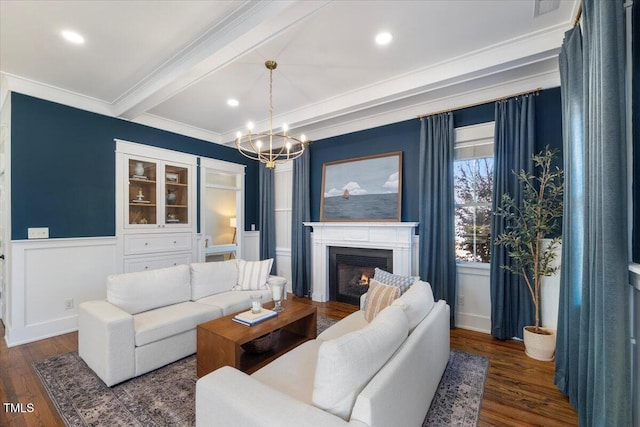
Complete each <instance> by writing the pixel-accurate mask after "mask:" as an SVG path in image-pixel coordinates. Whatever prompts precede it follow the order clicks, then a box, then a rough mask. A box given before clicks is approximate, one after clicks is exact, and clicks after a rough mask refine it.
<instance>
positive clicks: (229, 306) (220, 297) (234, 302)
mask: <svg viewBox="0 0 640 427" xmlns="http://www.w3.org/2000/svg"><path fill="white" fill-rule="evenodd" d="M251 295H262V302H263V303H265V302H267V301H271V299H272V298H271V291H270V290H268V289H265V290H257V291H229V292H223V293H221V294H215V295H210V296H208V297H204V298H200V299H199V300H197V302H198V303H200V304H207V305H211V306H214V307H219V308H220V309H222V314H223V315H224V316H226V315H227V314H231V313H236V312H238V311H243V310H247V309H248V308H249V307H251V300H250V298H249V297H250V296H251Z"/></svg>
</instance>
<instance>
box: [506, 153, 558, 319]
mask: <svg viewBox="0 0 640 427" xmlns="http://www.w3.org/2000/svg"><path fill="white" fill-rule="evenodd" d="M555 154H556V150H553V151H551V150H550V149H549V146H547V147H545V149H544V150H542V151H541V152H540V153H538V154H537V155H534V156H533V163H534V165H535V167H536V169H537V170H538V175H537V176H534V175H530V174H527V173H526V172H525V171H523V170H521V171H520V172H519V173H517V174H516V175H517V176H518V180H519V181H520V185H521V186H522V188H523V197H522V202H521V204H519V205H518V204H517V203H516V202H515V200H514V199H513V198H512V197H511V196H510V195H509V194H508V193H505V194H503V195H502V198H501V200H500V207H498V209H497V211H496V212H495V214H496V215H499V216H502V217H504V218H505V219H506V228H505V231H504V232H503V233H501V234H500V235H499V236H497V237H496V239H495V241H494V243H495V244H496V245H503V246H505V247H506V248H507V253H508V254H509V257H510V258H511V259H512V261H513V262H512V265H503V266H502V268H504V269H506V270H509V271H511V272H512V273H514V274H518V275H521V276H523V277H524V279H525V282H526V284H527V287H528V288H529V292H530V294H531V298H532V299H533V304H534V306H535V311H536V324H535V326H536V331H538V329H539V327H540V285H541V280H542V277H543V276H551V275H552V274H554V273H556V272H557V271H558V268H559V267H558V266H554V262H553V261H554V260H555V257H556V254H555V252H554V250H555V249H556V248H557V246H558V244H559V242H560V238H559V237H554V238H553V239H552V240H551V243H550V244H549V245H548V246H546V247H545V246H544V245H543V243H542V239H544V238H545V237H547V236H550V235H552V234H554V233H555V232H557V231H558V218H561V217H562V200H563V193H564V174H563V171H562V170H561V169H560V168H558V167H555V168H552V167H551V163H552V160H553V158H554V157H555ZM514 174H515V172H514Z"/></svg>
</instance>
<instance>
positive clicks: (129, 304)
mask: <svg viewBox="0 0 640 427" xmlns="http://www.w3.org/2000/svg"><path fill="white" fill-rule="evenodd" d="M190 298H191V278H190V274H189V266H188V265H178V266H175V267H169V268H160V269H157V270H149V271H140V272H136V273H125V274H114V275H111V276H108V277H107V301H109V302H110V303H111V304H113V305H115V306H117V307H120V308H121V309H123V310H124V311H126V312H127V313H129V314H136V313H142V312H143V311H147V310H152V309H154V308H158V307H164V306H167V305H171V304H177V303H180V302H184V301H189V299H190Z"/></svg>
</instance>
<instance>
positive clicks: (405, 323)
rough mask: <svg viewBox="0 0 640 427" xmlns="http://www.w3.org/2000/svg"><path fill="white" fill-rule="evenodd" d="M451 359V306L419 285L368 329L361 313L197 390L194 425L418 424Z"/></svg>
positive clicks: (224, 372)
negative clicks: (264, 361)
mask: <svg viewBox="0 0 640 427" xmlns="http://www.w3.org/2000/svg"><path fill="white" fill-rule="evenodd" d="M448 358H449V307H448V306H447V305H446V303H445V302H444V301H438V302H436V303H434V301H433V294H432V293H431V288H430V287H429V285H428V284H426V283H424V282H416V283H414V284H413V285H412V286H411V288H410V289H409V290H408V291H407V292H406V293H405V294H403V295H402V296H401V297H400V298H398V299H397V300H395V301H394V302H393V304H392V305H391V306H389V307H386V308H384V310H382V311H381V312H380V313H379V314H378V315H377V316H376V317H375V318H374V319H373V320H372V321H371V323H368V322H367V321H366V320H365V317H364V311H363V310H362V309H361V310H359V311H357V312H355V313H353V314H351V315H349V316H347V317H346V318H344V319H342V320H341V321H339V322H338V323H336V324H335V325H333V326H331V327H330V328H329V329H327V330H326V331H324V332H323V333H321V334H320V335H319V336H318V338H317V339H316V340H312V341H308V342H306V343H305V344H303V345H301V346H299V347H297V348H295V349H294V350H292V351H290V352H289V353H286V354H284V355H283V356H281V357H279V358H278V359H276V360H274V361H273V362H271V363H270V364H268V365H266V366H265V367H263V368H262V369H260V370H258V371H256V372H255V373H253V374H252V375H251V376H249V375H246V374H245V373H243V372H241V371H239V370H237V369H234V368H231V367H223V368H220V369H218V370H216V371H214V372H212V373H210V374H208V375H206V376H204V377H202V378H200V379H199V380H198V382H197V384H196V426H198V427H204V426H234V427H245V426H246V427H249V426H251V427H254V426H265V427H267V426H279V427H283V426H292V427H294V426H295V427H302V426H317V427H329V426H360V427H364V426H368V427H392V426H403V427H412V426H416V427H418V426H421V425H422V422H423V421H424V418H425V416H426V414H427V411H428V408H429V406H430V403H431V400H432V399H433V396H434V394H435V391H436V389H437V387H438V384H439V382H440V379H441V377H442V374H443V373H444V370H445V368H446V365H447V361H448Z"/></svg>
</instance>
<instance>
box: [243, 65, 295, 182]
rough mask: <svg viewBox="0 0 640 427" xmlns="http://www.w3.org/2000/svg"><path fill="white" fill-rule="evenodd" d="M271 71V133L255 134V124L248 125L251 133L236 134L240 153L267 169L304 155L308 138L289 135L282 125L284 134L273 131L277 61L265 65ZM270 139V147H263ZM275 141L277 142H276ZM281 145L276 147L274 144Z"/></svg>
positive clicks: (285, 127)
mask: <svg viewBox="0 0 640 427" xmlns="http://www.w3.org/2000/svg"><path fill="white" fill-rule="evenodd" d="M264 65H265V67H267V69H268V70H269V132H255V133H254V132H253V123H249V124H247V128H248V129H249V132H248V133H247V134H245V135H243V134H242V132H238V133H237V134H236V147H237V148H238V151H240V153H241V154H242V155H243V156H245V157H248V158H250V159H252V160H258V161H259V162H261V163H264V164H265V167H266V168H267V169H273V168H275V167H276V163H285V162H287V161H289V160H293V159H295V158H298V157H300V156H301V155H302V153H304V148H305V144H306V142H307V141H306V137H305V136H304V135H301V136H300V139H298V138H294V137H292V136H289V135H287V130H288V128H287V125H286V124H284V125H282V132H280V133H277V132H276V133H274V131H273V70H275V69H276V67H277V66H278V64H277V63H276V61H271V60H270V61H267V62H265V63H264ZM261 138H264V139H268V144H269V146H268V147H263V146H264V144H263V142H262V139H261ZM274 139H275V141H274ZM279 142H281V143H282V144H281V145H277V146H276V147H274V143H275V144H278V143H279Z"/></svg>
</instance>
